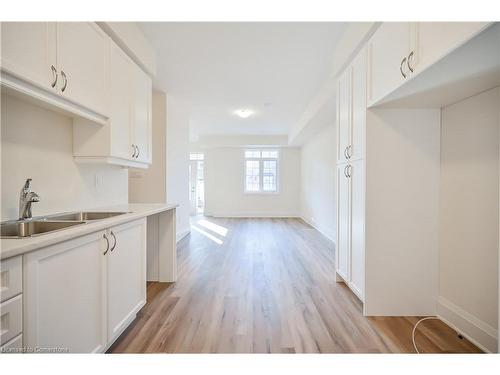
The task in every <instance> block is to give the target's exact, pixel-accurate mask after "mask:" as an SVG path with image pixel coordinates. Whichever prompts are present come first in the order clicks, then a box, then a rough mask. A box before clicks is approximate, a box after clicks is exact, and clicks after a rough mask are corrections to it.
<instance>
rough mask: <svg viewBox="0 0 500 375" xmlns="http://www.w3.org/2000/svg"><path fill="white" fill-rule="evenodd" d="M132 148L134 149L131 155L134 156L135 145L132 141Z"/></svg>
mask: <svg viewBox="0 0 500 375" xmlns="http://www.w3.org/2000/svg"><path fill="white" fill-rule="evenodd" d="M132 150H134V151H133V152H132V157H133V158H135V145H134V144H133V143H132Z"/></svg>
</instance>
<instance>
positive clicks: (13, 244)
mask: <svg viewBox="0 0 500 375" xmlns="http://www.w3.org/2000/svg"><path fill="white" fill-rule="evenodd" d="M176 207H178V205H177V204H164V203H131V204H124V205H119V206H111V207H99V208H93V209H84V210H82V211H85V212H92V211H94V212H128V213H126V214H124V215H119V216H114V217H110V218H106V219H102V220H95V221H90V222H87V223H85V224H82V225H75V226H74V227H70V228H67V229H62V230H58V231H54V232H51V233H46V234H41V235H38V236H34V237H25V238H12V239H10V238H8V239H5V238H2V239H1V240H0V259H6V258H10V257H13V256H16V255H20V254H24V253H27V252H29V251H33V250H37V249H40V248H42V247H45V246H50V245H53V244H55V243H58V242H62V241H67V240H71V239H73V238H76V237H79V236H83V235H85V234H88V233H92V232H97V231H99V230H102V229H106V228H109V227H112V226H115V225H118V224H122V223H125V222H127V221H132V220H135V219H140V218H142V217H146V216H150V215H154V214H157V213H160V212H163V211H168V210H173V209H175V208H176Z"/></svg>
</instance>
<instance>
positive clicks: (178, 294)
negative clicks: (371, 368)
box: [109, 217, 479, 353]
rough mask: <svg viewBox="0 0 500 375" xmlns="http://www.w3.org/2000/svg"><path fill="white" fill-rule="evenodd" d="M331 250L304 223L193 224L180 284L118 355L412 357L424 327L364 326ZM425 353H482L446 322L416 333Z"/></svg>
mask: <svg viewBox="0 0 500 375" xmlns="http://www.w3.org/2000/svg"><path fill="white" fill-rule="evenodd" d="M334 251H335V250H334V246H333V244H332V243H331V242H330V241H329V240H328V239H326V238H325V237H324V236H322V235H321V234H320V233H319V232H318V231H317V230H315V229H314V228H312V227H311V226H309V225H307V224H305V223H304V222H303V221H302V220H299V219H225V218H224V219H217V218H212V217H210V218H209V217H196V218H193V219H192V231H191V235H190V236H189V237H186V238H184V239H183V240H182V241H181V242H180V243H179V247H178V252H179V255H178V256H179V259H178V262H179V263H178V266H179V275H180V276H179V278H178V280H177V282H176V283H175V284H166V283H165V284H163V283H150V284H149V285H148V303H147V304H146V306H145V307H144V308H143V310H142V311H141V312H140V313H139V314H138V317H137V319H136V321H135V322H134V323H133V324H132V325H131V326H130V327H129V328H128V329H127V331H126V332H124V333H123V334H122V336H121V337H120V338H119V339H118V340H117V342H116V343H115V344H114V345H113V347H112V348H110V350H109V351H110V352H112V353H413V352H414V349H413V345H412V341H411V331H412V328H413V325H414V324H415V323H416V321H417V320H418V318H415V317H408V318H405V317H398V318H368V317H363V312H362V304H361V302H360V301H359V300H358V299H357V297H355V296H354V294H353V293H352V292H351V291H350V290H349V289H348V288H347V287H346V286H345V285H344V284H343V283H337V282H336V281H335V275H334V272H333V269H334V262H333V259H334ZM416 342H417V345H418V347H419V350H420V351H421V352H425V353H427V352H428V353H443V352H444V353H471V352H472V353H473V352H479V350H478V349H477V348H476V347H475V346H474V345H472V344H471V343H470V342H468V340H466V339H460V338H459V337H458V336H457V334H456V332H455V331H453V330H452V329H450V328H449V327H448V326H446V325H445V324H444V323H442V322H440V321H427V322H423V323H422V324H421V325H420V326H419V332H418V333H417V335H416Z"/></svg>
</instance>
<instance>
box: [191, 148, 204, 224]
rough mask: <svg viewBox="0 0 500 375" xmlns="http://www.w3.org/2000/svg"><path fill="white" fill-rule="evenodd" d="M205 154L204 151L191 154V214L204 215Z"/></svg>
mask: <svg viewBox="0 0 500 375" xmlns="http://www.w3.org/2000/svg"><path fill="white" fill-rule="evenodd" d="M204 161H205V155H204V154H203V153H202V152H192V153H190V154H189V203H190V206H191V215H192V216H195V215H203V212H204V210H205V180H204Z"/></svg>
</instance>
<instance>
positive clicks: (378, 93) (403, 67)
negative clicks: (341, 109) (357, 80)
mask: <svg viewBox="0 0 500 375" xmlns="http://www.w3.org/2000/svg"><path fill="white" fill-rule="evenodd" d="M410 32H411V30H410V24H409V23H408V22H384V23H383V24H382V25H381V26H380V27H379V28H378V29H377V31H376V32H375V34H374V35H373V37H372V39H371V40H370V41H369V44H368V53H369V59H370V70H369V80H370V90H369V96H368V99H369V100H368V101H369V103H373V102H375V101H377V100H379V99H381V98H383V97H384V96H386V95H387V94H389V93H390V92H391V91H393V90H394V89H396V88H397V87H398V86H400V85H401V84H402V83H403V82H404V80H405V79H406V78H407V77H408V75H409V74H410V73H411V71H410V69H409V67H408V55H409V51H410V40H411V35H410ZM410 64H411V57H410Z"/></svg>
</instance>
